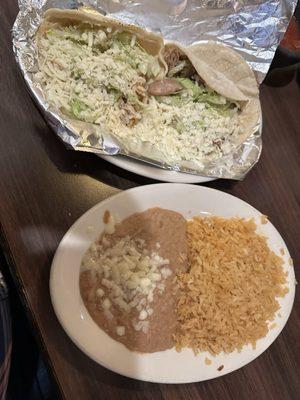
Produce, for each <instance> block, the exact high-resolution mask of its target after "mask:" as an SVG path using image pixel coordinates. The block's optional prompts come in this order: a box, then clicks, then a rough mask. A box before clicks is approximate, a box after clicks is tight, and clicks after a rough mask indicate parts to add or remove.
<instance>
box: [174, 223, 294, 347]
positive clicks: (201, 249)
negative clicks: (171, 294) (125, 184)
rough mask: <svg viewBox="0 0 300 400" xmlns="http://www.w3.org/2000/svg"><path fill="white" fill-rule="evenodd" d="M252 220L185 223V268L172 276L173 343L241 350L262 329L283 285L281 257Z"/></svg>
mask: <svg viewBox="0 0 300 400" xmlns="http://www.w3.org/2000/svg"><path fill="white" fill-rule="evenodd" d="M255 231H256V225H255V222H254V221H253V220H248V221H247V220H244V219H238V218H232V219H224V218H218V217H204V218H202V217H196V218H194V219H193V220H191V221H188V223H187V239H188V254H189V263H190V270H189V271H188V272H187V273H183V274H180V275H178V276H177V282H178V284H179V287H180V289H181V291H180V295H179V301H178V305H177V310H176V312H177V317H178V321H179V324H178V330H177V332H176V333H175V335H174V339H175V343H176V348H177V350H181V349H182V348H184V347H190V348H192V349H193V350H194V351H195V352H196V353H197V352H199V351H209V352H210V353H212V354H217V353H219V352H221V351H224V352H226V353H229V352H232V351H234V350H235V349H238V350H241V348H242V347H243V346H244V345H246V344H249V343H250V344H252V346H253V347H255V342H256V341H257V340H258V339H259V338H262V337H264V336H265V335H266V334H267V332H268V322H269V321H272V320H273V319H274V317H275V313H276V311H277V310H278V309H279V304H278V302H277V300H276V297H278V296H284V295H285V294H286V293H287V292H288V289H287V288H286V287H284V284H285V283H286V273H285V272H284V271H283V268H282V265H283V260H282V259H281V258H280V257H279V256H277V255H276V254H275V253H274V252H273V251H271V250H270V249H269V247H268V245H267V240H266V238H265V237H263V236H261V235H258V234H257V233H256V232H255Z"/></svg>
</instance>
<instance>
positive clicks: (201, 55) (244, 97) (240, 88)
mask: <svg viewBox="0 0 300 400" xmlns="http://www.w3.org/2000/svg"><path fill="white" fill-rule="evenodd" d="M165 49H167V50H169V51H170V50H172V49H176V50H177V51H179V52H180V53H181V54H182V55H185V56H186V57H187V58H188V59H189V60H190V62H191V63H192V65H193V66H194V68H195V70H196V71H197V73H198V75H199V76H200V78H201V79H202V80H203V81H204V82H205V84H206V85H207V86H208V87H209V88H210V89H213V90H214V91H215V92H217V93H219V94H220V95H222V96H224V97H226V98H227V99H229V100H231V101H233V102H235V103H237V104H238V105H239V106H240V108H241V113H240V116H239V121H240V126H241V132H242V133H241V134H240V135H239V137H238V138H237V140H236V141H235V142H234V144H235V145H236V146H239V145H241V144H242V143H243V142H244V141H245V140H246V139H247V138H248V137H249V136H250V135H251V134H252V133H253V132H254V130H256V129H257V126H258V124H259V121H260V116H261V109H260V101H259V91H258V85H257V81H256V78H255V75H254V72H253V71H252V69H251V68H250V66H249V65H248V64H247V62H246V61H245V60H244V59H243V57H241V56H240V55H239V54H238V53H236V52H235V51H234V50H232V49H230V48H229V47H226V46H224V45H221V44H217V43H206V44H195V45H191V46H187V47H184V46H181V45H180V44H179V43H177V42H168V43H167V44H165Z"/></svg>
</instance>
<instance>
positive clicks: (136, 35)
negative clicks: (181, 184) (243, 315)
mask: <svg viewBox="0 0 300 400" xmlns="http://www.w3.org/2000/svg"><path fill="white" fill-rule="evenodd" d="M36 44H37V50H38V72H37V73H36V74H35V80H36V81H37V82H38V83H39V84H40V86H41V88H42V90H43V93H44V96H45V98H46V100H47V101H48V103H49V104H50V105H51V106H52V107H54V108H55V110H58V112H60V113H62V114H63V115H64V116H65V117H66V118H69V119H71V120H77V121H82V122H84V123H90V124H93V126H98V127H99V132H101V131H103V132H104V131H105V132H108V133H109V134H110V135H111V136H112V137H115V138H116V139H117V140H118V142H119V143H121V147H122V150H123V151H124V152H125V153H126V152H131V153H135V154H136V155H139V154H140V155H143V156H146V157H148V158H150V159H151V157H153V155H154V154H156V157H157V158H158V159H159V158H160V159H162V160H164V161H165V162H166V163H167V164H169V165H174V164H177V165H178V164H179V165H180V163H182V162H185V163H197V162H200V163H203V162H205V161H211V160H215V159H217V158H220V157H222V156H223V155H224V154H227V153H228V152H231V151H232V150H233V149H234V148H235V147H236V146H238V145H239V144H241V143H242V142H243V141H244V140H245V138H246V137H247V136H249V135H250V134H251V133H252V132H253V129H254V127H255V126H256V124H257V122H258V120H259V115H260V113H259V111H260V108H259V100H258V89H257V84H256V80H255V77H254V74H253V72H252V70H251V69H250V67H249V66H248V65H247V63H246V62H245V61H244V60H243V59H242V58H241V57H240V56H239V55H237V54H236V53H235V52H234V51H232V50H230V49H228V48H226V47H224V46H221V45H216V44H207V45H199V46H190V47H182V46H180V45H179V44H176V43H168V44H166V45H164V42H163V39H162V38H161V37H160V36H159V35H156V34H154V33H151V32H148V31H146V30H143V29H141V28H139V27H136V26H132V25H126V24H122V23H121V22H119V21H117V20H114V19H112V18H108V17H104V16H102V15H101V14H99V13H98V12H96V11H92V10H58V9H51V10H48V11H47V12H46V13H45V18H44V20H43V22H42V24H41V26H40V28H39V30H38V33H37V36H36Z"/></svg>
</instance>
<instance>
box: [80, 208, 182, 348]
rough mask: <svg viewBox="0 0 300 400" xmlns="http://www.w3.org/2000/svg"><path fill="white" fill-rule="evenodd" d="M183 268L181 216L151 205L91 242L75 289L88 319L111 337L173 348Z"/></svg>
mask: <svg viewBox="0 0 300 400" xmlns="http://www.w3.org/2000/svg"><path fill="white" fill-rule="evenodd" d="M108 220H109V214H108V213H107V212H106V214H105V222H108ZM187 268H188V265H187V241H186V220H185V219H184V218H183V216H182V215H181V214H179V213H177V212H174V211H170V210H166V209H161V208H152V209H148V210H146V211H144V212H141V213H136V214H133V215H131V216H129V217H128V218H126V219H125V220H123V221H122V222H121V223H119V224H117V225H115V227H114V229H112V230H111V234H107V233H103V234H102V235H101V236H100V238H99V239H98V240H97V241H96V242H95V243H93V244H92V245H91V247H90V248H89V249H88V251H87V253H86V254H85V256H84V257H83V260H82V264H81V272H80V280H79V283H80V292H81V296H82V299H83V302H84V304H85V306H86V308H87V309H88V311H89V313H90V315H91V317H92V318H93V320H94V321H95V322H96V323H97V324H98V325H99V327H100V328H102V329H103V330H104V331H105V332H106V333H107V334H108V335H110V336H111V337H112V338H113V339H115V340H117V341H119V342H121V343H123V344H124V345H125V346H126V347H127V348H128V349H130V350H135V351H138V352H145V353H152V352H156V351H162V350H166V349H169V348H172V347H173V346H174V340H173V337H172V336H173V334H174V332H175V331H176V326H177V319H176V314H175V309H176V305H177V297H178V288H177V286H176V283H175V277H176V275H177V274H178V273H180V272H185V271H187Z"/></svg>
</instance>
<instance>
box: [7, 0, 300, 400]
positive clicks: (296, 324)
mask: <svg viewBox="0 0 300 400" xmlns="http://www.w3.org/2000/svg"><path fill="white" fill-rule="evenodd" d="M16 14H17V6H16V1H15V0H10V1H8V0H7V1H3V0H2V1H1V2H0V15H1V24H0V60H1V64H0V71H1V79H0V94H1V103H0V139H1V142H0V143H1V144H0V221H1V245H2V247H3V248H4V250H5V252H6V254H7V256H8V258H9V264H10V269H11V273H12V274H13V276H14V278H15V281H16V283H17V285H18V288H19V292H20V295H21V296H22V299H23V301H24V307H26V308H27V311H28V316H29V317H30V319H31V321H32V326H33V329H34V331H35V333H36V337H37V338H38V339H39V343H40V345H41V348H42V350H43V354H44V356H45V359H46V360H47V362H48V365H49V369H50V370H51V371H52V374H53V376H54V378H55V381H56V383H57V385H58V388H59V391H60V393H61V396H62V398H65V399H70V400H76V399H81V400H82V399H85V400H88V399H105V400H106V399H112V400H114V399H145V400H147V399H156V400H161V399H164V400H179V399H197V400H200V399H203V400H207V399H222V400H227V399H259V400H262V399H266V400H271V399H276V400H283V399H284V400H288V399H295V400H296V398H299V396H300V377H299V370H300V340H299V339H300V337H299V336H300V295H299V291H298V292H297V294H296V300H295V305H294V308H293V311H292V314H291V317H290V319H289V321H288V323H287V325H286V327H285V329H284V331H283V333H282V334H281V335H280V336H279V338H278V339H277V340H276V342H275V343H274V344H273V345H272V346H271V347H270V348H269V349H268V350H267V351H266V352H265V353H264V354H263V355H262V356H260V357H259V358H258V359H257V360H255V361H254V362H252V363H251V364H250V365H248V366H246V367H244V368H242V369H241V370H239V371H237V372H234V373H231V374H229V375H227V376H225V377H222V378H219V379H215V380H212V381H209V382H203V383H197V384H189V385H178V386H175V385H158V384H148V383H143V382H138V381H135V380H131V379H127V378H124V377H121V376H119V375H117V374H114V373H112V372H110V371H108V370H106V369H105V368H102V367H101V366H99V365H97V364H96V363H94V362H93V361H91V360H90V359H89V358H88V357H86V356H85V355H84V354H83V353H82V352H81V351H80V350H78V349H77V348H76V347H75V345H73V343H72V342H71V341H70V340H69V338H68V337H67V335H66V334H65V333H64V331H63V330H62V328H61V327H60V325H59V323H58V321H57V319H56V317H55V315H54V312H53V309H52V306H51V302H50V296H49V288H48V282H49V271H50V266H51V262H52V258H53V255H54V252H55V250H56V248H57V246H58V244H59V242H60V240H61V238H62V236H63V235H64V233H65V232H66V230H67V229H68V228H69V227H70V226H71V225H72V224H73V222H74V221H75V220H76V219H77V218H78V217H79V216H80V215H81V214H82V213H84V212H85V211H86V210H88V209H89V208H90V207H92V206H93V205H95V204H96V203H98V202H99V201H101V200H103V199H104V198H106V197H108V196H110V195H112V194H114V193H116V192H117V191H118V190H120V189H127V188H130V187H133V186H137V185H140V184H149V183H152V181H151V180H148V179H144V178H141V177H138V176H136V175H133V174H130V173H127V172H125V171H122V170H120V169H118V168H116V167H113V166H111V165H110V164H108V163H106V162H104V161H103V160H101V159H99V158H97V157H95V156H93V155H89V154H79V153H75V152H72V151H69V150H66V149H65V147H64V146H63V144H62V143H61V142H60V141H59V140H58V138H57V137H56V136H55V134H54V133H53V132H52V131H51V130H50V129H49V127H48V126H47V125H46V123H45V121H44V120H43V118H42V116H41V114H40V113H39V111H38V109H37V108H36V107H35V105H34V103H33V102H32V100H31V98H30V96H29V94H28V92H27V90H26V87H25V84H24V82H23V79H22V77H21V75H20V72H19V70H18V68H17V66H16V64H15V61H14V57H13V54H12V49H11V37H10V28H11V26H12V23H13V21H14V19H15V16H16ZM261 101H262V109H263V117H264V134H263V141H264V150H263V154H262V157H261V160H260V162H259V163H258V165H257V166H256V167H255V168H254V169H253V170H252V171H251V172H250V173H249V175H248V176H247V178H246V179H245V180H244V181H243V182H230V181H216V182H213V183H210V184H209V185H208V186H211V187H214V188H217V189H221V190H224V191H226V192H229V193H232V194H234V195H236V196H238V197H240V198H241V199H243V200H246V201H247V202H249V203H250V204H252V205H253V206H254V207H256V208H258V209H259V210H260V211H261V212H262V213H264V214H267V215H269V217H270V219H271V220H272V222H273V223H274V225H275V226H276V227H277V228H278V230H279V231H280V232H281V234H282V236H283V238H284V239H285V241H286V243H287V246H288V247H289V249H290V252H291V255H292V257H293V258H294V261H295V265H296V275H298V280H299V271H297V265H298V264H299V262H300V246H299V237H300V128H299V121H300V96H299V88H298V87H297V85H296V83H295V82H293V83H291V84H289V85H288V86H286V87H283V88H270V87H266V86H263V87H262V88H261Z"/></svg>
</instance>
